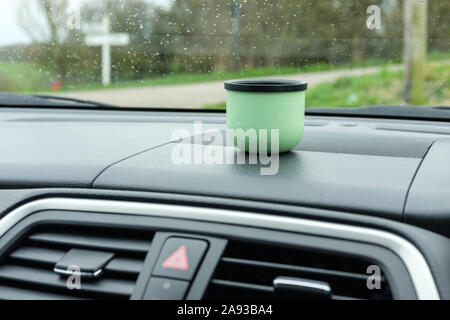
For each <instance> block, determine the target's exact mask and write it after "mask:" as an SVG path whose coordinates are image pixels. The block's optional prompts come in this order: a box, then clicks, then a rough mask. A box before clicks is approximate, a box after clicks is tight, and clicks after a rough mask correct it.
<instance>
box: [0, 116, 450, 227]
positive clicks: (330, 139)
mask: <svg viewBox="0 0 450 320" xmlns="http://www.w3.org/2000/svg"><path fill="white" fill-rule="evenodd" d="M194 121H203V127H204V130H224V129H225V115H224V114H213V113H185V112H126V111H99V110H73V109H66V110H63V109H14V108H9V109H1V111H0V122H1V126H0V128H1V129H0V130H1V134H2V137H3V139H1V140H0V152H1V154H2V156H1V157H0V188H2V189H19V188H55V187H60V188H73V187H78V188H94V189H103V190H105V189H106V190H107V189H114V190H133V191H146V192H167V193H177V194H191V195H205V196H215V197H223V198H229V199H230V198H231V199H245V200H254V201H264V202H273V203H279V204H291V205H301V206H308V207H316V208H329V209H337V210H340V209H342V210H345V211H347V212H355V213H369V214H371V215H374V216H382V217H389V218H391V219H395V220H406V221H411V222H413V223H414V224H419V225H420V224H422V222H423V223H424V224H425V225H426V224H428V225H427V226H429V225H430V223H431V224H432V227H431V228H432V229H435V227H436V223H434V224H433V221H436V220H437V221H442V219H444V220H445V221H447V222H448V216H449V215H450V213H449V212H448V209H447V210H446V209H445V208H448V199H450V190H449V189H448V185H449V184H448V183H447V184H446V182H447V181H450V172H449V171H448V168H449V166H448V161H446V159H448V156H449V155H450V150H449V149H450V148H449V142H448V141H449V140H448V138H447V137H448V135H449V134H450V124H448V123H444V122H437V123H432V122H420V121H398V120H383V119H364V118H352V119H348V118H341V117H335V118H333V117H318V116H317V117H307V123H306V127H305V135H304V139H303V140H302V142H301V143H300V144H299V145H298V146H297V147H296V148H295V150H293V151H292V152H289V153H286V154H283V155H281V157H280V163H279V172H278V174H276V175H273V176H262V175H260V174H259V173H260V171H259V169H260V167H261V165H249V164H244V165H238V164H234V165H207V164H192V165H176V164H174V163H173V162H172V161H171V153H172V150H173V147H174V146H176V145H177V144H179V143H180V142H176V141H173V139H172V134H173V132H174V130H175V129H185V130H188V131H189V132H193V123H194ZM216 148H225V149H228V147H226V146H225V147H223V146H216ZM233 152H235V151H233ZM415 178H416V179H415ZM435 178H436V179H437V180H434V179H435ZM434 181H436V185H435V184H434ZM434 186H436V187H434ZM427 201H428V202H427ZM430 202H432V203H431V204H430ZM425 209H426V211H427V212H423V211H424V210H425ZM430 221H431V222H430ZM437 225H438V227H439V225H440V224H439V223H437ZM446 225H448V223H447V224H446Z"/></svg>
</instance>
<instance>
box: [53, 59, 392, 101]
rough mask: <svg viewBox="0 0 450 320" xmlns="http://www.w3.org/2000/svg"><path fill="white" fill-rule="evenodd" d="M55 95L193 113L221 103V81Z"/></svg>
mask: <svg viewBox="0 0 450 320" xmlns="http://www.w3.org/2000/svg"><path fill="white" fill-rule="evenodd" d="M400 67H401V66H392V67H390V69H399V68H400ZM379 70H380V67H368V68H354V69H344V70H333V71H324V72H309V73H302V74H294V75H284V76H283V78H286V79H294V80H306V81H308V85H309V87H313V86H315V85H317V84H319V83H322V82H327V81H334V80H336V79H338V78H340V77H342V76H358V75H363V74H373V73H376V72H377V71H379ZM278 77H279V76H278ZM266 78H277V77H266ZM58 95H60V96H66V97H73V98H79V99H84V100H92V101H100V102H104V103H110V104H115V105H120V106H128V107H152V108H190V109H197V108H202V107H203V106H206V105H212V104H217V103H221V102H224V101H225V89H224V87H223V81H214V82H204V83H193V84H180V85H167V86H151V87H137V88H123V89H103V90H89V91H71V92H67V93H60V94H58Z"/></svg>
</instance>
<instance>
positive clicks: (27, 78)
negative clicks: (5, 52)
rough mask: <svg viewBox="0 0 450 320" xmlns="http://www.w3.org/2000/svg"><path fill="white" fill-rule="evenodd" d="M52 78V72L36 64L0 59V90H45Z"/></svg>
mask: <svg viewBox="0 0 450 320" xmlns="http://www.w3.org/2000/svg"><path fill="white" fill-rule="evenodd" d="M52 80H54V76H53V75H52V73H51V72H50V71H48V70H45V69H44V68H42V67H40V66H39V65H37V64H33V63H31V62H14V63H13V62H5V61H0V91H8V92H27V91H30V90H45V89H47V88H48V87H49V83H50V82H51V81H52Z"/></svg>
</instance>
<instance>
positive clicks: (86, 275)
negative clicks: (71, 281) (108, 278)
mask: <svg viewBox="0 0 450 320" xmlns="http://www.w3.org/2000/svg"><path fill="white" fill-rule="evenodd" d="M53 272H55V273H57V274H59V275H62V276H72V275H79V276H80V277H82V278H98V277H100V276H101V275H102V274H103V269H98V270H97V271H95V272H94V273H90V272H77V271H71V270H65V269H60V268H57V267H54V268H53Z"/></svg>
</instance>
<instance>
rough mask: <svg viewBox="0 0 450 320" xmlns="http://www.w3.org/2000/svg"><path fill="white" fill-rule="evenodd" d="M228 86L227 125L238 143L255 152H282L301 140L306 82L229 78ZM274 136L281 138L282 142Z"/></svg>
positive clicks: (226, 83) (226, 84)
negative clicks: (275, 140) (263, 150)
mask: <svg viewBox="0 0 450 320" xmlns="http://www.w3.org/2000/svg"><path fill="white" fill-rule="evenodd" d="M225 89H226V90H227V128H228V131H229V132H232V133H233V137H232V139H233V141H234V144H235V145H236V146H237V147H239V148H241V149H245V151H246V152H251V153H253V152H261V151H262V149H263V148H264V149H266V151H267V152H268V153H274V152H278V153H282V152H287V151H289V150H291V149H292V148H294V147H295V146H296V145H297V144H298V143H299V142H300V140H301V138H302V135H303V128H304V122H305V91H306V89H307V83H306V82H304V81H294V80H272V79H255V80H230V81H225ZM231 129H232V130H231ZM277 131H278V134H277ZM255 137H256V139H255ZM273 139H278V146H276V144H274V143H275V142H272V140H273ZM239 141H241V143H239ZM242 141H245V146H244V143H242ZM272 145H273V146H272Z"/></svg>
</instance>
